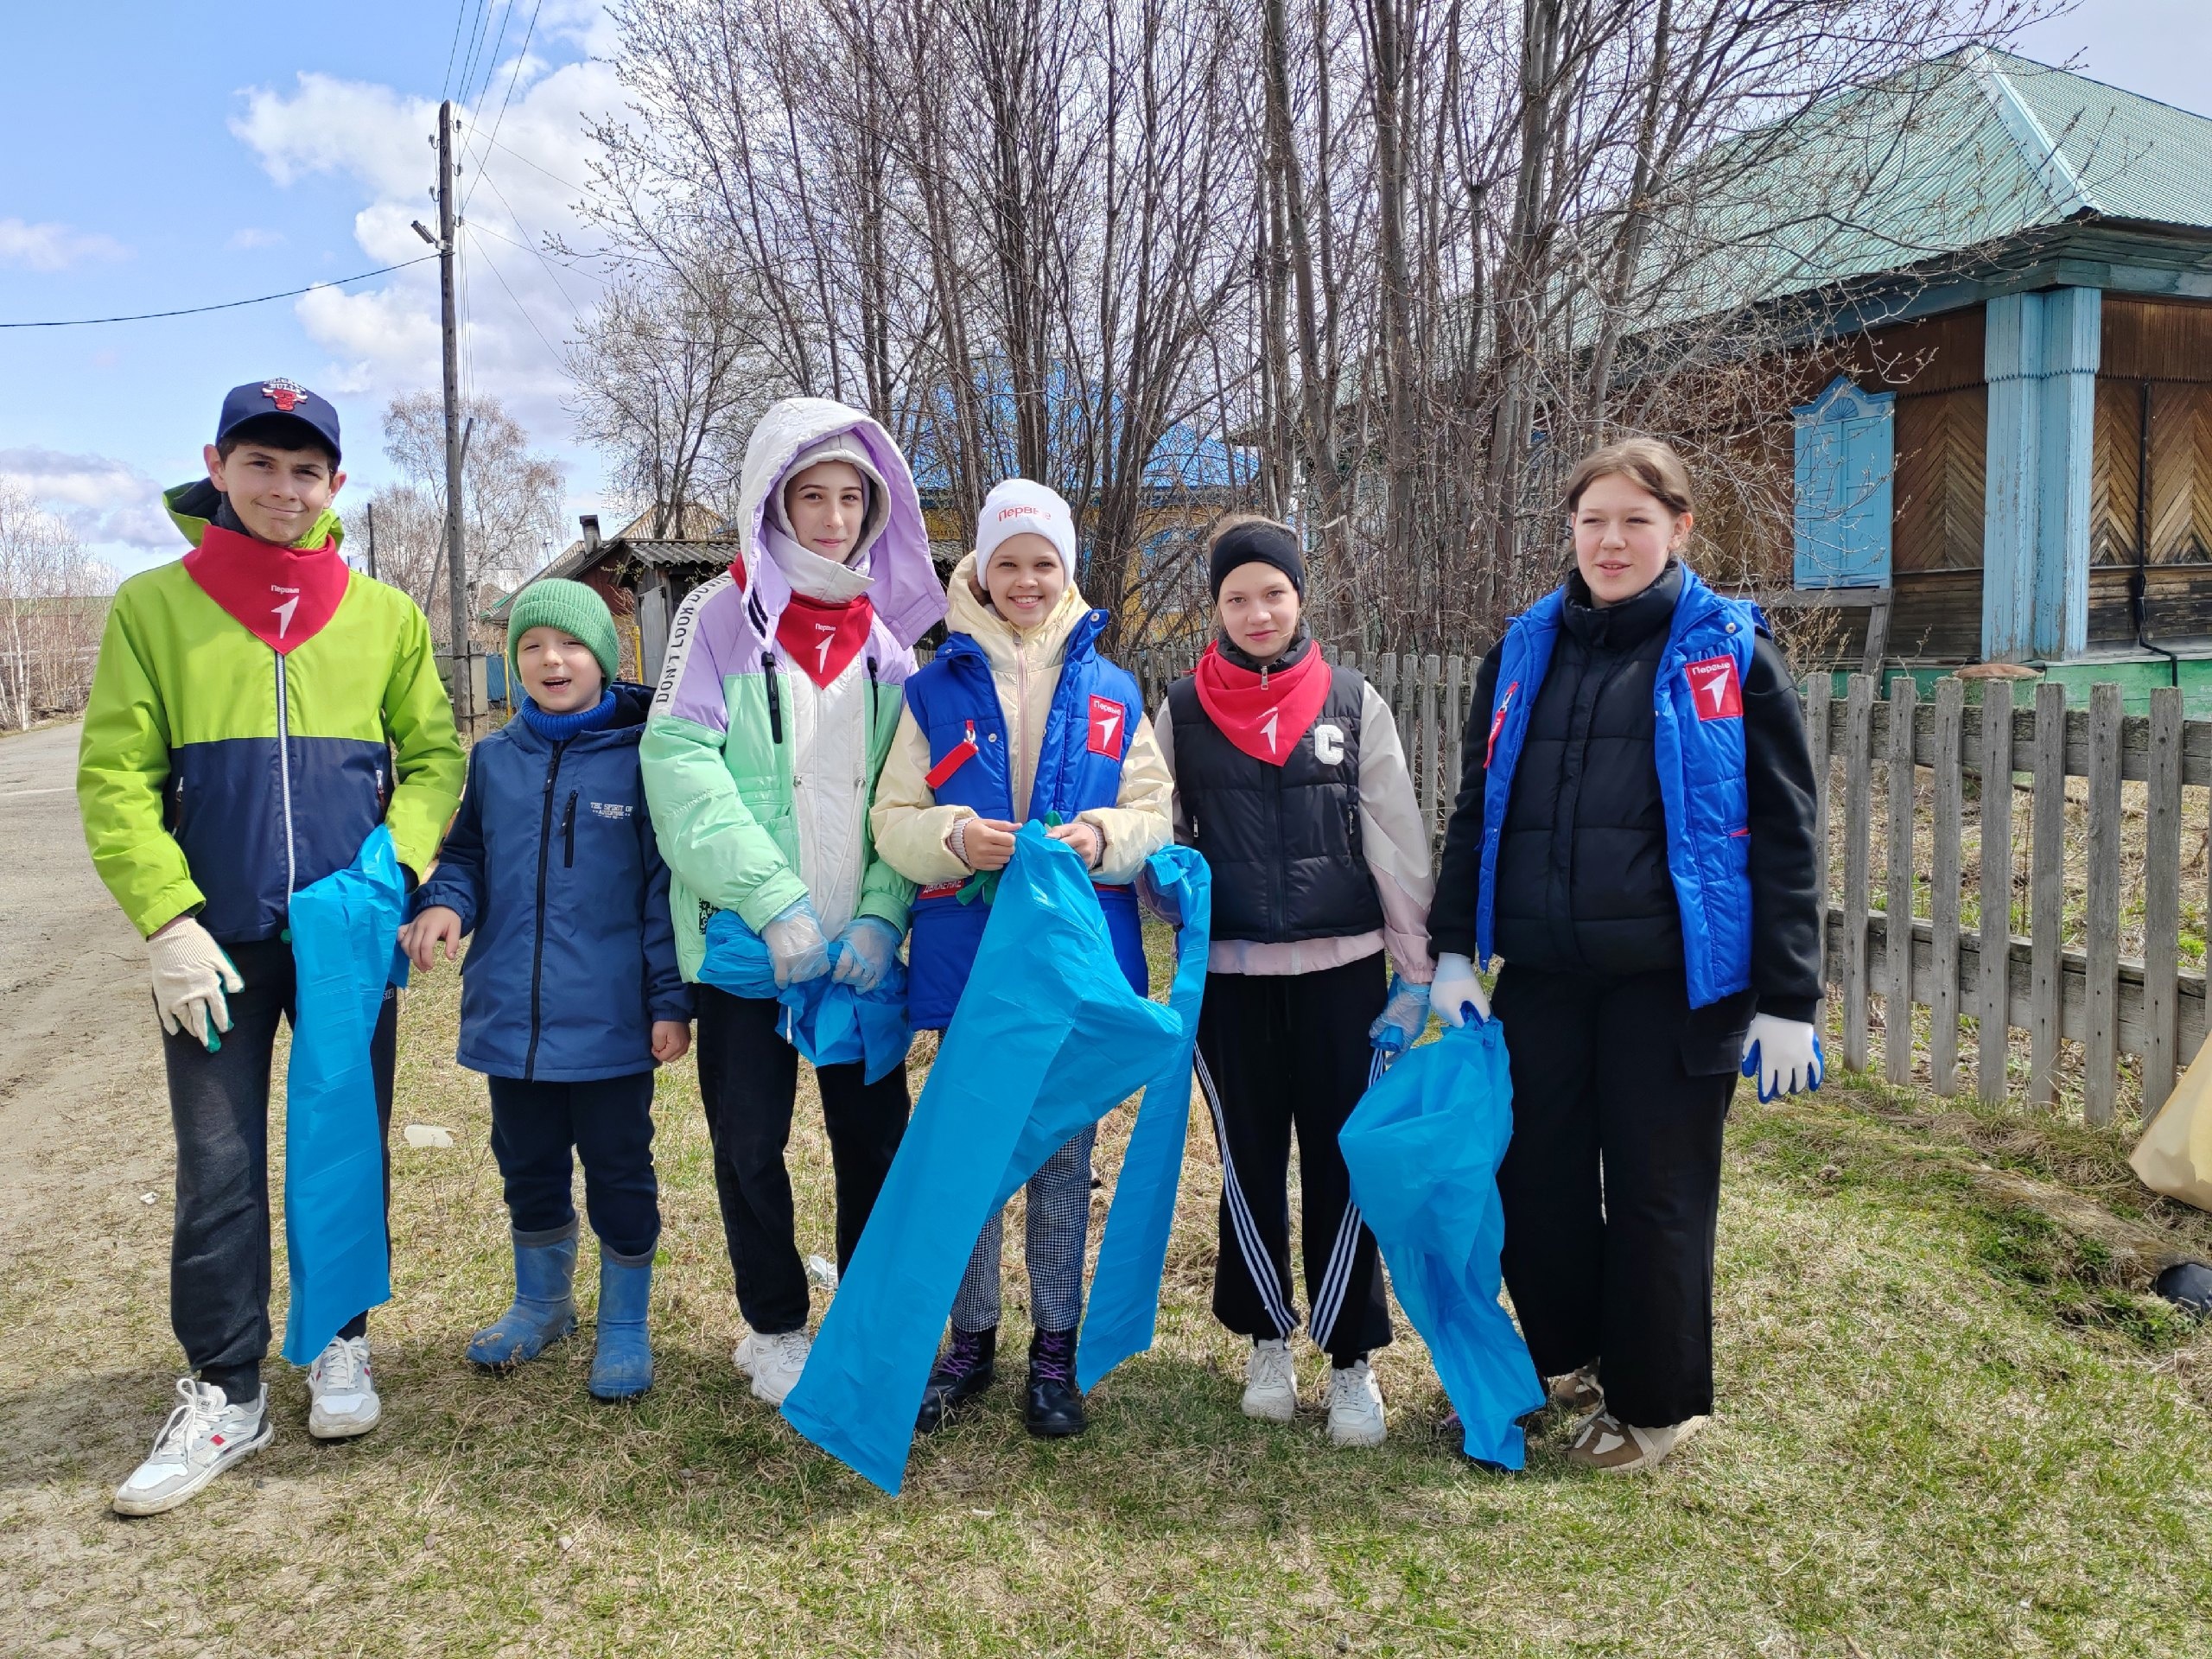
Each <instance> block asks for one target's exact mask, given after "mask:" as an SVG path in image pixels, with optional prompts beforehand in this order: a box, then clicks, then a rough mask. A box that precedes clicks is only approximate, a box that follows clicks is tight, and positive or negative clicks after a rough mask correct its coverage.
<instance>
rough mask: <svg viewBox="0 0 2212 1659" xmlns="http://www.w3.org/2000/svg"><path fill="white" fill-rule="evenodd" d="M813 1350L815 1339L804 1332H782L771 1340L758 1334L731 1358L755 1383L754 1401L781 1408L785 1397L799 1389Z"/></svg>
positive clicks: (750, 1338)
mask: <svg viewBox="0 0 2212 1659" xmlns="http://www.w3.org/2000/svg"><path fill="white" fill-rule="evenodd" d="M813 1346H814V1338H811V1337H810V1336H808V1335H807V1334H806V1332H804V1330H799V1331H784V1332H778V1333H777V1334H776V1335H774V1336H772V1337H764V1336H762V1335H761V1334H760V1332H757V1331H756V1332H753V1334H752V1335H751V1336H749V1337H747V1338H746V1339H745V1340H744V1341H743V1342H741V1343H739V1344H737V1349H736V1351H735V1352H734V1353H732V1354H731V1355H730V1358H731V1360H732V1361H733V1362H734V1363H735V1364H736V1366H737V1369H738V1370H741V1371H743V1372H744V1373H745V1374H746V1375H747V1376H749V1377H751V1378H752V1379H753V1397H754V1398H755V1399H760V1400H766V1402H768V1403H769V1404H770V1405H772V1406H780V1405H782V1404H783V1403H784V1396H785V1395H787V1394H789V1393H790V1392H791V1390H792V1389H795V1388H797V1387H798V1379H799V1375H800V1373H802V1372H803V1371H804V1370H806V1356H807V1353H808V1351H810V1349H812V1347H813Z"/></svg>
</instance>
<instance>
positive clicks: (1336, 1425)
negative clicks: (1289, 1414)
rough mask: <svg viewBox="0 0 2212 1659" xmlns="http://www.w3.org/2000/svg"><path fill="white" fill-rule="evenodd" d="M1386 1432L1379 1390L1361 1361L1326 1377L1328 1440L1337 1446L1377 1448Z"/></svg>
mask: <svg viewBox="0 0 2212 1659" xmlns="http://www.w3.org/2000/svg"><path fill="white" fill-rule="evenodd" d="M1387 1432H1388V1423H1387V1420H1386V1419H1385V1418H1384V1416H1383V1390H1382V1389H1381V1388H1379V1387H1378V1386H1377V1385H1376V1381H1375V1373H1374V1372H1373V1371H1371V1370H1368V1369H1367V1362H1366V1361H1365V1360H1363V1359H1361V1360H1355V1361H1354V1362H1353V1363H1351V1364H1349V1365H1341V1366H1338V1367H1336V1368H1334V1369H1333V1370H1331V1371H1330V1373H1329V1438H1330V1439H1331V1440H1334V1441H1335V1442H1336V1443H1337V1444H1338V1446H1380V1445H1382V1444H1383V1435H1384V1434H1385V1433H1387Z"/></svg>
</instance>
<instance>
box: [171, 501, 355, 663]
mask: <svg viewBox="0 0 2212 1659" xmlns="http://www.w3.org/2000/svg"><path fill="white" fill-rule="evenodd" d="M184 569H185V574H186V575H188V576H190V577H191V578H192V579H193V581H194V582H198V583H199V584H200V591H201V592H202V593H204V594H207V597H208V598H210V599H212V600H213V601H215V602H216V603H217V604H218V605H219V606H221V607H223V608H224V609H225V610H226V611H227V612H229V613H230V614H231V615H232V617H233V618H234V619H236V620H237V622H238V626H240V627H242V628H244V629H245V631H246V632H248V633H250V634H251V635H252V636H253V637H254V638H255V639H258V640H260V641H261V643H262V644H263V645H267V646H268V647H269V648H270V650H271V651H273V652H277V654H278V655H279V656H282V655H283V654H284V653H285V652H291V651H296V650H297V649H299V647H300V646H302V645H305V644H307V642H308V640H310V639H314V638H315V635H317V634H318V633H321V632H322V630H323V626H324V625H325V624H326V623H327V622H328V621H329V620H330V619H331V618H332V617H333V616H334V615H336V614H337V613H338V605H339V601H341V600H343V599H344V598H345V597H346V582H348V581H350V580H351V579H352V572H350V571H349V570H347V569H346V561H345V560H344V559H343V558H341V557H340V556H339V552H338V543H336V542H335V541H327V542H325V543H323V544H322V545H321V547H318V548H312V549H305V550H303V549H301V548H296V547H278V546H277V545H276V544H275V543H273V542H261V541H256V540H255V539H254V538H253V537H251V536H241V535H239V534H238V531H234V530H225V529H224V528H223V527H222V526H221V525H219V524H210V525H208V526H207V529H206V530H205V531H202V532H201V533H200V545H199V546H197V547H195V548H194V549H193V550H192V551H191V552H189V553H188V554H186V555H185V556H184Z"/></svg>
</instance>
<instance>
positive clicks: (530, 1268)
mask: <svg viewBox="0 0 2212 1659" xmlns="http://www.w3.org/2000/svg"><path fill="white" fill-rule="evenodd" d="M514 1237H515V1300H514V1302H513V1304H512V1306H509V1307H508V1309H507V1311H506V1312H505V1313H502V1314H500V1315H499V1318H498V1319H494V1320H493V1321H492V1323H491V1324H489V1325H486V1326H485V1327H484V1328H483V1329H482V1330H481V1331H479V1332H477V1333H476V1334H475V1335H474V1337H472V1338H469V1343H468V1357H469V1359H470V1360H472V1361H473V1362H474V1363H476V1364H479V1365H484V1366H488V1367H490V1368H492V1369H493V1370H503V1369H505V1367H507V1366H510V1365H519V1364H521V1363H523V1362H524V1360H529V1359H536V1358H537V1357H538V1355H540V1354H542V1353H543V1352H544V1351H546V1349H548V1348H549V1347H550V1346H551V1345H552V1344H555V1343H556V1342H558V1341H560V1340H561V1338H563V1337H565V1336H567V1335H568V1334H569V1332H571V1331H573V1330H575V1328H576V1298H575V1280H576V1224H575V1222H574V1221H570V1222H569V1224H568V1225H567V1226H565V1227H560V1228H556V1229H555V1230H552V1231H551V1232H544V1233H517V1234H516V1235H515V1236H514Z"/></svg>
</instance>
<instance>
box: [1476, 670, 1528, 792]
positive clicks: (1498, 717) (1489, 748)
mask: <svg viewBox="0 0 2212 1659" xmlns="http://www.w3.org/2000/svg"><path fill="white" fill-rule="evenodd" d="M1520 689H1521V682H1520V681H1518V680H1516V681H1514V682H1513V683H1512V684H1510V685H1509V686H1507V687H1506V688H1505V695H1504V696H1502V697H1500V698H1499V699H1498V700H1497V713H1496V714H1494V715H1491V717H1490V741H1489V742H1488V743H1487V744H1485V745H1484V747H1483V770H1484V772H1488V771H1489V770H1490V763H1491V756H1493V755H1495V754H1496V753H1497V734H1499V733H1500V732H1502V731H1503V730H1504V729H1505V716H1506V713H1507V711H1508V710H1510V709H1511V708H1512V707H1513V694H1514V693H1515V692H1516V691H1518V690H1520Z"/></svg>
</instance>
